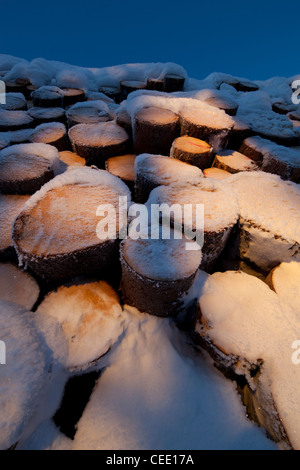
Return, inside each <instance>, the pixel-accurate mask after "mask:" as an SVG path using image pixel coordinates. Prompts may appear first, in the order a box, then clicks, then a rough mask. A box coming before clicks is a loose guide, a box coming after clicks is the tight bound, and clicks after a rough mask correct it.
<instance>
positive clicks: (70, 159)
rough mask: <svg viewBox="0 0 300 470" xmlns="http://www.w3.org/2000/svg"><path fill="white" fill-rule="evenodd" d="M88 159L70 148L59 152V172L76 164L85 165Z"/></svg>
mask: <svg viewBox="0 0 300 470" xmlns="http://www.w3.org/2000/svg"><path fill="white" fill-rule="evenodd" d="M85 164H86V161H85V159H84V158H82V157H80V156H79V155H77V154H76V153H73V152H70V151H68V150H66V151H63V152H59V174H61V173H64V172H65V171H67V170H68V169H69V168H72V167H74V166H85Z"/></svg>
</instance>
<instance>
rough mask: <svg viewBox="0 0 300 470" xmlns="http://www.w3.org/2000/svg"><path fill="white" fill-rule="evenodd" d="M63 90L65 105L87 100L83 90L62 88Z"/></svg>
mask: <svg viewBox="0 0 300 470" xmlns="http://www.w3.org/2000/svg"><path fill="white" fill-rule="evenodd" d="M61 90H62V92H63V107H64V108H66V107H67V106H72V105H73V104H75V103H78V102H81V101H85V99H86V96H85V92H84V91H83V90H79V89H77V88H61Z"/></svg>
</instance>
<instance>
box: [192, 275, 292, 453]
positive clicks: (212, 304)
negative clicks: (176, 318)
mask: <svg viewBox="0 0 300 470" xmlns="http://www.w3.org/2000/svg"><path fill="white" fill-rule="evenodd" d="M299 327H300V324H299V313H298V312H297V311H296V310H293V309H292V308H290V307H289V306H288V305H287V304H284V303H283V302H282V301H281V300H280V297H279V296H278V295H276V294H275V293H274V292H272V291H271V290H270V289H269V287H268V286H266V284H265V283H264V282H263V281H261V280H259V279H257V278H255V277H254V276H250V275H248V274H245V273H242V272H234V271H228V272H226V273H215V274H213V275H212V276H210V277H209V278H207V279H206V281H205V282H204V287H202V290H201V296H200V301H199V316H198V320H197V322H196V327H195V330H196V334H197V335H198V338H199V339H200V341H201V344H202V345H203V346H204V347H205V348H206V349H208V351H209V352H210V354H211V355H212V357H213V358H214V361H215V363H216V365H217V366H218V367H219V368H220V369H221V370H222V371H223V372H224V373H225V374H226V375H227V376H231V377H236V378H237V377H239V378H240V379H241V378H243V380H244V381H245V382H246V383H247V387H248V397H247V398H248V401H249V399H250V404H249V403H248V404H249V405H250V408H251V405H252V411H253V413H252V414H253V415H254V416H255V419H256V420H257V421H258V423H259V424H260V425H261V426H264V427H265V428H266V429H267V431H268V433H269V434H270V435H271V436H272V438H273V439H274V440H275V441H276V442H277V443H279V445H280V446H281V447H282V448H285V449H286V448H291V447H292V448H294V449H299V447H300V441H299V435H300V434H299V431H300V429H299V419H298V416H299V400H298V398H297V397H298V391H299V386H300V382H299V374H297V372H296V373H295V364H294V363H293V362H292V360H291V357H292V353H293V349H292V348H291V345H292V344H293V343H294V341H295V334H296V332H297V331H299ZM296 337H297V334H296ZM283 384H284V386H283ZM244 397H246V395H245V394H244Z"/></svg>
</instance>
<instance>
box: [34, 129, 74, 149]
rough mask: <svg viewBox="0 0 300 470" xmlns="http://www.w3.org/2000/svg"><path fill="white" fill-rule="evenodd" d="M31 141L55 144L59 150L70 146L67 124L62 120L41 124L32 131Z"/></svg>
mask: <svg viewBox="0 0 300 470" xmlns="http://www.w3.org/2000/svg"><path fill="white" fill-rule="evenodd" d="M30 142H32V143H42V144H49V145H53V146H54V147H56V148H57V150H58V151H59V152H62V151H64V150H68V149H69V147H70V144H69V138H68V134H67V129H66V126H65V125H64V124H62V123H61V122H52V123H45V124H40V125H39V126H37V127H36V128H35V130H34V131H33V132H32V134H31V136H30Z"/></svg>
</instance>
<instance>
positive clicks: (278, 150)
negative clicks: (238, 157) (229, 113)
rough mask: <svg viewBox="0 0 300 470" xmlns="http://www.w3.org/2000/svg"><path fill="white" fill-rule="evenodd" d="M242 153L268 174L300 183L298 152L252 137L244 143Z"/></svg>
mask: <svg viewBox="0 0 300 470" xmlns="http://www.w3.org/2000/svg"><path fill="white" fill-rule="evenodd" d="M240 152H241V153H243V154H244V155H246V156H248V157H250V158H252V160H254V161H256V162H257V163H258V164H259V166H260V168H261V169H262V170H263V171H265V172H267V173H273V174H277V175H280V176H281V177H282V179H285V180H291V181H294V182H296V183H297V182H298V181H300V154H299V152H298V151H297V150H293V149H290V148H286V147H284V146H281V145H278V144H276V143H274V142H271V141H269V140H266V139H262V138H261V137H250V138H248V139H246V140H245V141H244V142H243V144H242V146H241V149H240Z"/></svg>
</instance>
